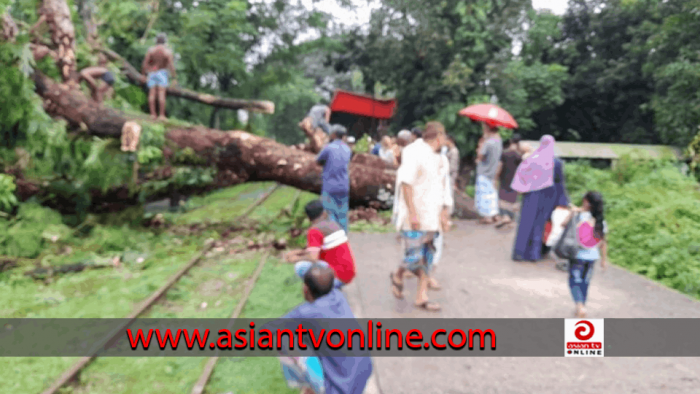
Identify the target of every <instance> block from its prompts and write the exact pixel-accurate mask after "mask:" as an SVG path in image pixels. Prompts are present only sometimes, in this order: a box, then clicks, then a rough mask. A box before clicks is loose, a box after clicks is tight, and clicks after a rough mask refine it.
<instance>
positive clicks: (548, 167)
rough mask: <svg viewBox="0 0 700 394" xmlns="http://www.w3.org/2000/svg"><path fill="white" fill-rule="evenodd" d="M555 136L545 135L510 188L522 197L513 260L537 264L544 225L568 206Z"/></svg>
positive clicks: (524, 163) (521, 164) (540, 251)
mask: <svg viewBox="0 0 700 394" xmlns="http://www.w3.org/2000/svg"><path fill="white" fill-rule="evenodd" d="M554 142H555V141H554V137H552V136H551V135H544V136H542V138H541V139H540V146H539V147H538V148H537V149H536V150H535V151H534V152H532V154H531V155H530V156H529V157H527V158H526V159H525V160H523V162H522V163H520V165H519V166H518V170H517V171H516V173H515V177H514V178H513V182H512V183H511V188H512V189H513V190H515V191H517V192H518V193H522V194H523V200H522V205H521V209H520V212H521V214H520V223H519V224H518V234H517V236H516V239H515V246H514V247H513V260H515V261H531V262H536V261H538V260H540V259H541V258H542V245H543V237H544V229H545V223H546V222H547V220H548V219H549V218H550V217H551V216H552V212H554V209H555V208H557V207H567V206H568V205H569V198H568V197H567V195H566V187H565V183H564V164H563V163H562V162H561V160H559V159H557V158H556V157H555V155H554Z"/></svg>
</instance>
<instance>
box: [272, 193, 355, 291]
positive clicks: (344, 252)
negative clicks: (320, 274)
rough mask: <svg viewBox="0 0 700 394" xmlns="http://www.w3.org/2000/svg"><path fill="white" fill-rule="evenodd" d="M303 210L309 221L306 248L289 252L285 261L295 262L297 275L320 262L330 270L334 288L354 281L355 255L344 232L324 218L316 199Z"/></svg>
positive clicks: (320, 203) (319, 203)
mask: <svg viewBox="0 0 700 394" xmlns="http://www.w3.org/2000/svg"><path fill="white" fill-rule="evenodd" d="M304 209H305V211H306V216H307V217H308V218H309V220H310V221H311V227H310V228H309V231H308V232H307V235H306V237H307V241H306V249H301V250H292V251H290V252H289V253H287V254H286V255H285V260H287V262H289V263H296V266H295V270H296V271H299V272H301V271H305V270H306V269H308V267H309V266H310V265H311V264H312V263H313V262H315V261H319V260H320V261H322V262H325V263H327V264H328V265H329V266H330V267H331V268H332V269H333V272H334V273H335V278H336V286H337V287H340V286H343V285H346V284H348V283H350V282H351V281H352V280H353V278H355V256H354V255H353V253H352V250H351V249H350V245H349V244H348V236H347V234H346V233H345V230H343V228H342V227H340V225H339V224H338V223H336V222H335V221H333V220H331V219H330V218H329V217H328V213H327V212H326V211H324V209H323V203H322V202H321V201H320V200H315V201H311V202H310V203H308V204H307V205H306V207H305V208H304Z"/></svg>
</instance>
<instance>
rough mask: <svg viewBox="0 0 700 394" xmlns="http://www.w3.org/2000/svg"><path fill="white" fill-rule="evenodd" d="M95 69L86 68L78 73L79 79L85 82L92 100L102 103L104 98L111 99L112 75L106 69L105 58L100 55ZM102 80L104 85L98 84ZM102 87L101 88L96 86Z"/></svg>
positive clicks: (112, 90)
mask: <svg viewBox="0 0 700 394" xmlns="http://www.w3.org/2000/svg"><path fill="white" fill-rule="evenodd" d="M98 59H99V60H98V63H97V66H96V67H87V68H84V69H83V70H82V71H80V79H81V80H83V81H85V82H87V84H88V86H90V91H91V92H92V99H93V100H95V101H96V102H98V103H102V101H104V99H105V97H106V98H107V99H109V98H111V96H112V93H113V92H114V88H113V86H114V75H112V73H111V72H110V71H109V69H107V58H105V56H104V55H102V54H100V56H99V58H98ZM100 80H102V81H103V82H104V84H100V83H99V81H100ZM98 85H102V86H98Z"/></svg>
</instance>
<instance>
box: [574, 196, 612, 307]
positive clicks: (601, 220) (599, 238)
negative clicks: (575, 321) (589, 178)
mask: <svg viewBox="0 0 700 394" xmlns="http://www.w3.org/2000/svg"><path fill="white" fill-rule="evenodd" d="M581 205H582V206H581V207H576V206H574V205H572V206H571V214H570V215H569V218H568V219H567V221H566V223H568V222H569V221H570V220H571V219H574V218H575V220H576V222H575V226H576V227H575V228H576V238H577V240H578V251H577V252H576V257H575V258H572V259H570V260H569V289H570V290H571V296H572V297H573V299H574V302H575V303H576V317H578V318H584V317H586V308H585V305H586V299H587V297H588V285H589V284H590V281H591V276H592V275H593V266H594V265H595V262H596V261H597V260H600V266H601V268H602V269H603V270H605V269H606V268H607V265H608V251H607V249H608V248H607V242H606V235H607V232H608V229H607V224H606V223H605V216H604V213H605V208H604V202H603V196H602V195H601V194H600V193H598V192H595V191H589V192H588V193H586V195H585V196H584V197H583V204H581ZM565 226H566V224H565Z"/></svg>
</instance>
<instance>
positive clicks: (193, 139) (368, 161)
mask: <svg viewBox="0 0 700 394" xmlns="http://www.w3.org/2000/svg"><path fill="white" fill-rule="evenodd" d="M62 1H63V0H50V1H48V2H49V3H51V4H52V7H46V8H45V10H47V12H48V11H50V10H52V9H62V8H63V7H57V4H56V3H60V2H62ZM45 19H46V20H47V22H49V23H50V25H51V27H52V36H54V37H61V42H62V43H64V44H65V45H64V46H63V47H61V46H60V45H59V48H58V50H59V53H58V55H57V56H56V57H55V60H56V62H57V66H58V67H59V68H61V70H62V71H64V70H66V66H67V65H73V64H74V58H71V57H70V55H72V54H73V53H74V50H73V41H72V40H71V41H70V42H69V43H66V42H64V41H67V40H63V38H65V37H67V36H70V37H73V27H72V22H71V21H70V19H66V18H65V17H63V16H62V17H61V18H53V17H52V16H51V14H50V13H49V14H47V15H46V18H45ZM57 19H60V23H55V22H56V21H57ZM62 28H65V29H66V31H65V32H62V31H61V29H62ZM54 42H55V43H56V40H54ZM106 54H108V55H111V56H112V58H117V59H119V58H121V57H120V56H119V55H118V54H115V53H113V52H111V51H106ZM67 58H70V59H67ZM122 63H123V66H124V69H125V70H126V71H125V72H126V73H127V77H128V78H130V79H133V81H134V82H138V83H142V82H143V76H141V75H140V74H139V73H138V72H137V71H136V70H135V69H134V68H133V67H131V66H130V65H129V64H128V63H127V62H125V61H123V59H122ZM62 75H63V76H64V78H65V79H66V80H68V78H66V77H67V75H66V72H63V73H62ZM129 75H131V77H129ZM34 81H35V87H36V91H37V93H38V94H39V95H40V96H41V97H42V98H43V101H44V105H43V106H44V110H45V111H46V112H47V113H48V114H50V115H51V116H55V117H61V118H63V119H65V120H66V121H67V122H68V123H69V124H70V125H71V126H73V127H74V128H77V129H79V130H81V131H82V132H84V133H87V134H89V135H93V136H98V137H106V138H120V137H121V135H122V131H123V130H124V125H125V123H127V122H130V121H134V122H137V123H140V121H142V120H141V119H130V118H128V117H127V116H126V115H125V114H123V113H121V112H119V111H116V110H114V109H111V108H108V107H104V106H102V105H100V104H98V103H96V102H94V101H92V100H90V99H88V98H87V97H86V96H85V95H84V94H83V93H82V92H81V91H80V90H79V89H77V88H76V87H75V85H74V84H71V83H65V82H64V83H58V82H56V81H54V80H52V79H51V78H49V77H47V76H45V75H43V74H41V73H40V72H38V71H37V72H35V73H34ZM180 93H182V91H181V92H180ZM182 94H186V95H188V96H189V97H191V98H192V99H195V100H197V101H200V102H203V103H205V104H209V105H213V106H217V105H219V106H223V104H224V103H228V104H226V105H230V106H229V107H227V108H234V107H232V106H235V105H242V106H239V107H235V108H248V109H250V108H254V107H256V105H257V108H258V109H259V110H262V111H269V110H271V107H270V105H267V104H263V105H259V104H251V103H260V102H253V101H247V100H235V99H223V100H230V101H227V102H224V101H217V99H216V98H214V99H212V97H213V96H208V95H201V94H199V93H196V92H190V91H185V93H182ZM173 95H176V94H173ZM236 103H237V104H236ZM262 103H264V102H262ZM269 104H272V103H269ZM245 105H247V107H245ZM290 127H292V126H291V125H290ZM165 137H166V143H165V145H164V146H163V147H162V151H163V153H164V154H165V157H166V165H165V166H163V167H162V168H160V169H158V170H157V171H153V172H152V173H148V174H140V175H139V178H138V179H137V180H136V181H137V182H136V184H133V185H129V186H126V185H124V186H119V187H115V188H112V189H111V190H108V191H106V192H104V193H103V192H94V193H92V194H93V201H92V203H93V204H97V205H100V204H103V205H104V204H107V205H109V204H114V203H116V204H118V205H119V204H126V205H129V204H134V203H137V197H136V195H137V194H138V193H135V189H139V188H140V189H141V191H142V192H143V191H144V189H148V186H149V183H152V182H154V181H155V182H160V183H163V182H167V181H168V180H169V179H170V178H173V177H174V176H175V175H174V174H175V171H173V168H172V167H170V166H169V165H168V164H167V161H168V159H169V158H170V157H172V156H173V155H174V154H175V153H177V152H178V151H181V150H185V149H187V148H189V149H191V150H192V151H194V152H195V153H196V155H197V156H198V158H199V159H201V160H198V163H196V164H194V163H192V164H191V165H192V166H193V167H194V166H198V167H203V168H209V169H213V170H214V171H215V174H214V176H213V179H212V181H211V182H210V183H209V184H206V185H197V186H184V187H182V188H181V189H180V190H177V192H178V193H180V194H183V195H187V194H193V193H197V192H201V191H206V190H210V189H213V188H219V187H226V186H231V185H234V184H238V183H242V182H247V181H276V182H279V183H282V184H286V185H289V186H293V187H296V188H298V189H301V190H307V191H311V192H315V193H319V192H320V191H321V172H322V168H321V167H320V166H319V165H318V164H317V163H316V162H315V155H314V154H313V153H310V152H306V151H303V150H299V149H293V148H292V147H288V146H286V145H282V144H279V143H277V142H275V141H272V140H270V139H267V138H263V137H259V136H256V135H252V134H250V133H246V132H244V131H238V130H235V131H227V132H223V131H220V130H214V129H210V128H206V127H202V126H189V127H172V128H170V129H169V130H167V132H166V135H165ZM377 160H379V161H377ZM349 169H350V188H351V192H350V200H351V204H353V205H368V206H372V207H376V208H388V207H390V206H391V205H392V203H393V195H394V187H395V179H396V171H395V169H394V168H387V165H386V164H384V163H383V162H381V160H380V159H379V158H377V157H374V156H371V155H364V154H360V155H355V157H354V158H353V160H352V162H351V163H350V168H349ZM19 183H21V184H22V185H19V184H18V186H21V187H19V188H18V189H20V190H19V192H20V193H24V194H25V196H24V197H26V196H28V195H36V194H41V193H42V191H44V190H45V189H46V187H47V185H46V184H45V183H42V184H38V183H33V182H32V181H31V180H26V179H22V180H21V182H19ZM168 192H172V190H167V189H160V190H157V191H154V192H149V193H148V195H147V196H146V199H154V198H158V197H161V198H162V197H163V196H164V195H165V194H166V193H168ZM464 197H466V196H464ZM141 199H142V200H143V193H141ZM457 200H458V205H457V209H456V212H457V213H461V215H460V216H462V217H468V216H470V215H471V214H472V213H473V212H474V210H473V204H471V199H469V198H468V197H466V199H457Z"/></svg>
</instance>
